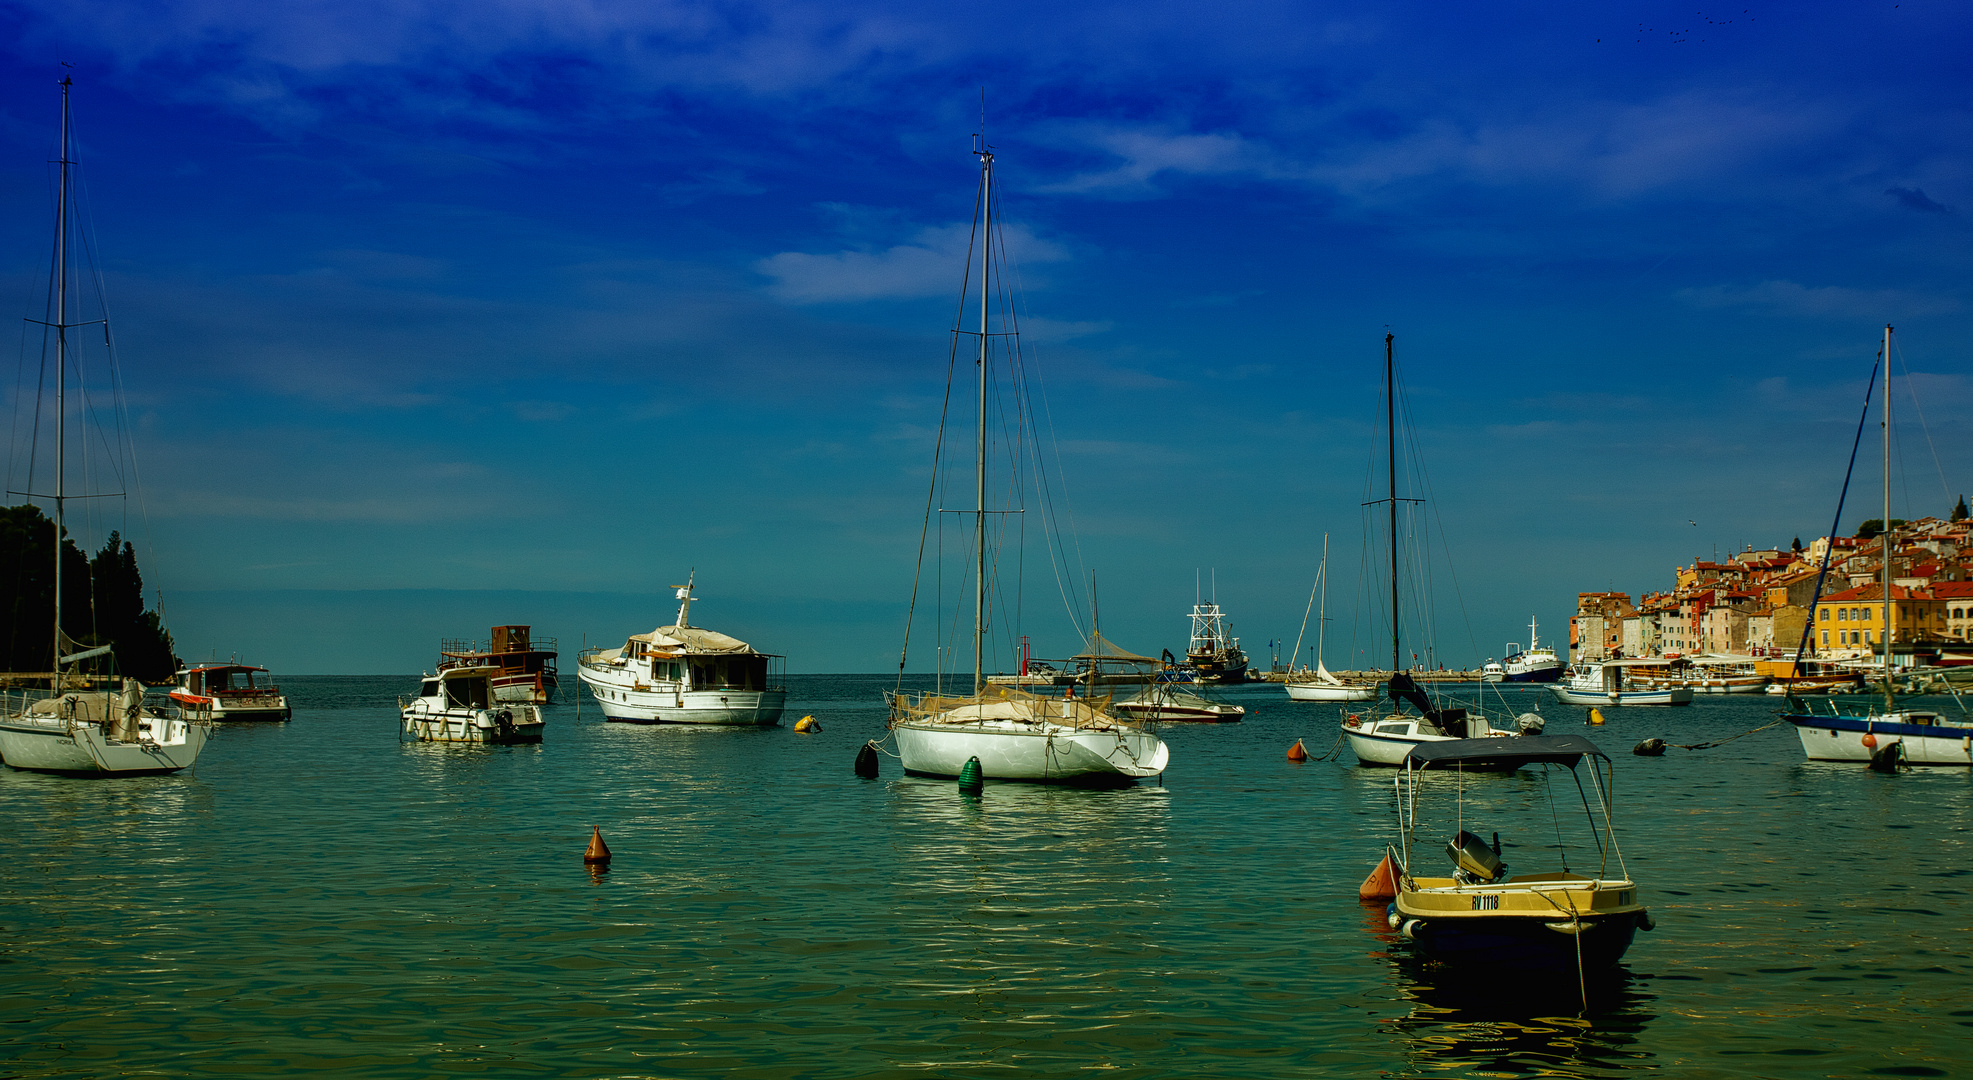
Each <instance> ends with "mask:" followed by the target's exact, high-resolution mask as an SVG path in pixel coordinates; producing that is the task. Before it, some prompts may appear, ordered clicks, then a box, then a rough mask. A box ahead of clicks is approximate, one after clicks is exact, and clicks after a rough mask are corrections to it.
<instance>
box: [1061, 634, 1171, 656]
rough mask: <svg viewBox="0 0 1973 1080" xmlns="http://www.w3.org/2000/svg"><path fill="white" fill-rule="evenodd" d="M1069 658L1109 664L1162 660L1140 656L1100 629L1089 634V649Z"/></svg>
mask: <svg viewBox="0 0 1973 1080" xmlns="http://www.w3.org/2000/svg"><path fill="white" fill-rule="evenodd" d="M1069 659H1071V660H1082V661H1100V662H1102V663H1109V664H1158V663H1161V662H1162V661H1160V660H1158V659H1156V658H1155V657H1150V656H1140V655H1138V654H1137V653H1134V652H1131V651H1130V650H1129V649H1126V648H1124V647H1123V646H1121V645H1118V644H1117V643H1116V642H1114V641H1111V640H1110V639H1109V638H1106V637H1104V636H1103V633H1102V631H1100V630H1099V631H1096V632H1095V633H1092V634H1090V635H1089V651H1088V652H1085V653H1079V654H1077V655H1075V656H1072V657H1070V658H1069Z"/></svg>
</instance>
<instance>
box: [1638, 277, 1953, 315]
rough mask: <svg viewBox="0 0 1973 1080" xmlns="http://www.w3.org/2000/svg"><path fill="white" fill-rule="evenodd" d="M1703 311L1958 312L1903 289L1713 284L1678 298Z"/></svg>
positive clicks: (1947, 300) (1942, 299) (1948, 300)
mask: <svg viewBox="0 0 1973 1080" xmlns="http://www.w3.org/2000/svg"><path fill="white" fill-rule="evenodd" d="M1673 295H1675V296H1677V297H1678V298H1679V299H1680V300H1683V301H1685V302H1686V303H1688V304H1691V305H1692V306H1693V307H1698V308H1713V309H1717V308H1747V309H1750V310H1753V311H1759V312H1762V313H1764V314H1769V315H1803V316H1811V317H1818V318H1837V319H1872V320H1880V319H1899V318H1911V317H1913V316H1918V315H1940V314H1944V313H1947V312H1952V311H1958V310H1959V309H1960V302H1959V301H1958V300H1956V299H1954V298H1953V297H1950V296H1938V295H1935V294H1927V293H1916V292H1910V291H1907V290H1903V289H1852V288H1848V287H1846V286H1842V285H1816V286H1809V285H1801V284H1798V283H1796V282H1793V281H1763V282H1761V283H1760V284H1758V285H1750V286H1745V287H1741V286H1735V285H1708V286H1704V287H1702V288H1696V289H1680V290H1679V291H1678V292H1677V293H1675V294H1673Z"/></svg>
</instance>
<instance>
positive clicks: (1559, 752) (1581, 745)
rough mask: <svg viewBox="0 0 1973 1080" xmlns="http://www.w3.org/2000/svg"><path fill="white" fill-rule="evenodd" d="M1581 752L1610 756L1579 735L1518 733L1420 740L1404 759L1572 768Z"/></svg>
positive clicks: (1416, 763) (1427, 763)
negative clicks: (1544, 764) (1438, 740)
mask: <svg viewBox="0 0 1973 1080" xmlns="http://www.w3.org/2000/svg"><path fill="white" fill-rule="evenodd" d="M1584 755H1589V756H1592V757H1599V758H1602V759H1603V760H1605V761H1608V760H1610V758H1609V755H1607V754H1605V753H1604V752H1603V751H1601V750H1598V749H1597V748H1596V744H1595V743H1593V742H1590V741H1589V740H1588V739H1585V738H1583V737H1582V736H1581V735H1517V736H1515V737H1514V738H1511V739H1503V738H1488V739H1454V740H1452V741H1450V742H1428V743H1420V744H1418V745H1417V746H1414V747H1412V748H1411V753H1409V754H1407V755H1405V760H1406V761H1407V762H1409V763H1410V764H1411V766H1412V767H1413V768H1418V769H1424V768H1429V767H1431V766H1435V765H1478V766H1489V767H1491V766H1499V765H1510V764H1511V765H1538V764H1543V763H1550V762H1552V763H1554V764H1556V765H1567V766H1568V767H1570V768H1572V769H1573V768H1575V767H1576V763H1577V762H1579V761H1581V760H1582V759H1583V756H1584Z"/></svg>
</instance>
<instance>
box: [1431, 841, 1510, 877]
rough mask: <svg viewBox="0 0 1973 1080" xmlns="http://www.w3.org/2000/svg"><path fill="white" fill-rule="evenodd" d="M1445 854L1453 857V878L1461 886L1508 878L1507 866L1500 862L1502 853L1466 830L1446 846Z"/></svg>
mask: <svg viewBox="0 0 1973 1080" xmlns="http://www.w3.org/2000/svg"><path fill="white" fill-rule="evenodd" d="M1497 842H1498V841H1496V843H1497ZM1445 853H1446V854H1447V855H1448V856H1450V857H1451V859H1452V863H1453V866H1454V868H1455V869H1454V870H1453V872H1452V876H1453V878H1454V879H1455V880H1457V881H1459V882H1460V883H1461V884H1465V885H1481V884H1485V883H1486V882H1489V881H1498V880H1500V879H1501V878H1503V877H1506V876H1507V864H1506V863H1504V862H1501V861H1500V853H1499V852H1497V851H1496V850H1494V849H1493V848H1491V847H1488V846H1487V842H1486V841H1485V840H1482V839H1480V838H1479V837H1477V836H1474V835H1473V834H1472V833H1469V832H1466V831H1464V830H1461V831H1460V833H1459V835H1458V836H1455V837H1453V838H1452V843H1450V844H1447V845H1446V846H1445Z"/></svg>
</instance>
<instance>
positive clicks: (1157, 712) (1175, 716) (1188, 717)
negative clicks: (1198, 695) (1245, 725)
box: [1110, 704, 1247, 724]
mask: <svg viewBox="0 0 1973 1080" xmlns="http://www.w3.org/2000/svg"><path fill="white" fill-rule="evenodd" d="M1110 709H1111V711H1113V712H1119V713H1122V714H1124V715H1125V716H1128V717H1130V718H1131V719H1132V720H1137V721H1149V722H1151V723H1170V722H1174V721H1176V722H1182V723H1191V724H1237V723H1239V722H1240V720H1241V718H1242V717H1244V716H1246V714H1247V710H1245V709H1243V708H1241V707H1239V706H1238V705H1227V706H1222V707H1219V708H1201V707H1197V706H1191V705H1126V704H1112V705H1111V706H1110Z"/></svg>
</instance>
